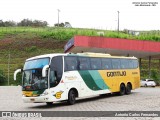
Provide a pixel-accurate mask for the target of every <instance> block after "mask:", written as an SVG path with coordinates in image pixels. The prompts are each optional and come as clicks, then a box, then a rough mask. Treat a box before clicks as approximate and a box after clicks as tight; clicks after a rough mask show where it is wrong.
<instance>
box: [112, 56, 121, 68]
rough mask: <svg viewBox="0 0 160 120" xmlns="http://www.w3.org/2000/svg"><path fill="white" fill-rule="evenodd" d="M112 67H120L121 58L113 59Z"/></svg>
mask: <svg viewBox="0 0 160 120" xmlns="http://www.w3.org/2000/svg"><path fill="white" fill-rule="evenodd" d="M112 68H113V69H120V68H121V64H120V59H114V58H113V59H112Z"/></svg>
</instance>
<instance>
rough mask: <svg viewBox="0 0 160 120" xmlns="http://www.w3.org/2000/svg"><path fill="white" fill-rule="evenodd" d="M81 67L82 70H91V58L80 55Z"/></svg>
mask: <svg viewBox="0 0 160 120" xmlns="http://www.w3.org/2000/svg"><path fill="white" fill-rule="evenodd" d="M79 69H80V70H89V69H90V62H89V58H86V57H79Z"/></svg>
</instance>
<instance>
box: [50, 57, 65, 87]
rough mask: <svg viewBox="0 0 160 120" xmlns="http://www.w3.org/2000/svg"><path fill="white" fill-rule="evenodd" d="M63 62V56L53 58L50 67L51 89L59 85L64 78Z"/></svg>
mask: <svg viewBox="0 0 160 120" xmlns="http://www.w3.org/2000/svg"><path fill="white" fill-rule="evenodd" d="M62 73H63V61H62V56H57V57H53V58H52V60H51V65H50V87H54V86H56V85H58V83H59V82H60V80H61V78H62Z"/></svg>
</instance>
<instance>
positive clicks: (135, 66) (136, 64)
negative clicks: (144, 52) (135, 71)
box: [133, 60, 138, 68]
mask: <svg viewBox="0 0 160 120" xmlns="http://www.w3.org/2000/svg"><path fill="white" fill-rule="evenodd" d="M133 67H134V68H138V61H137V60H133Z"/></svg>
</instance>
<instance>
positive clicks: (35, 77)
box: [22, 58, 49, 90]
mask: <svg viewBox="0 0 160 120" xmlns="http://www.w3.org/2000/svg"><path fill="white" fill-rule="evenodd" d="M48 64H49V58H43V59H35V60H31V61H27V62H26V63H25V65H24V71H23V86H22V87H23V90H41V89H46V88H48V72H47V76H46V77H42V69H43V67H44V66H45V65H48Z"/></svg>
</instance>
